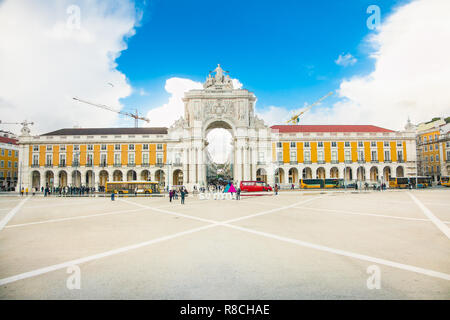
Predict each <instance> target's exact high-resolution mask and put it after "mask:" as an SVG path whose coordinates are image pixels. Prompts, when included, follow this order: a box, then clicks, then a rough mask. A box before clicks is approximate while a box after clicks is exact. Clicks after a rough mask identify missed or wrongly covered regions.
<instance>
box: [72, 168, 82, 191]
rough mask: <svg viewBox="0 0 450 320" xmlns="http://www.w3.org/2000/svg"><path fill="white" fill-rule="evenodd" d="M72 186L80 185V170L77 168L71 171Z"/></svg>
mask: <svg viewBox="0 0 450 320" xmlns="http://www.w3.org/2000/svg"><path fill="white" fill-rule="evenodd" d="M72 186H73V187H77V188H79V187H81V172H80V171H78V170H73V171H72Z"/></svg>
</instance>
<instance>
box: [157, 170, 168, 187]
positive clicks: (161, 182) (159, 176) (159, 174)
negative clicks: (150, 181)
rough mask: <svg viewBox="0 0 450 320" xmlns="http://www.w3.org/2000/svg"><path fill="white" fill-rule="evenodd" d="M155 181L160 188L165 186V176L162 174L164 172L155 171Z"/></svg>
mask: <svg viewBox="0 0 450 320" xmlns="http://www.w3.org/2000/svg"><path fill="white" fill-rule="evenodd" d="M155 181H156V182H158V183H159V185H160V186H164V185H165V184H166V182H165V181H166V174H165V173H164V170H161V169H158V170H156V172H155Z"/></svg>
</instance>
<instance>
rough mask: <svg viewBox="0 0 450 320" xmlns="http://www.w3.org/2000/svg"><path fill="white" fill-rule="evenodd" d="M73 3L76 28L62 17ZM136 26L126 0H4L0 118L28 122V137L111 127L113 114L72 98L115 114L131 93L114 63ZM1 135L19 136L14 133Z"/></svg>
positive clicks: (0, 11)
mask: <svg viewBox="0 0 450 320" xmlns="http://www.w3.org/2000/svg"><path fill="white" fill-rule="evenodd" d="M73 4H76V5H77V6H79V8H80V28H79V29H77V28H69V27H68V23H67V21H68V19H70V18H71V17H73V15H72V12H70V13H68V12H67V10H68V8H69V7H70V6H71V5H73ZM138 20H139V17H138V15H137V13H136V9H135V7H134V5H133V3H132V1H131V0H130V1H128V0H122V1H119V0H116V1H107V2H105V1H100V0H98V1H91V0H80V1H76V2H74V1H73V0H60V1H33V0H6V1H4V2H2V3H1V5H0V38H1V39H2V41H0V70H1V72H0V118H1V120H3V121H13V122H16V121H22V120H25V119H27V120H31V121H34V122H35V125H34V126H33V127H32V133H33V134H38V133H44V132H46V131H50V130H56V129H60V128H61V127H72V126H73V125H74V124H79V125H80V126H82V127H90V126H92V127H101V126H111V125H114V123H115V122H116V120H117V115H116V114H114V113H112V112H108V111H104V110H101V109H97V108H95V107H92V106H89V105H85V104H81V103H78V102H76V101H74V100H73V99H72V97H74V96H79V97H81V98H85V99H86V100H92V101H94V102H98V103H101V104H106V105H110V106H112V107H115V108H119V109H120V108H121V105H120V103H119V99H120V98H123V97H126V96H128V95H129V94H131V91H132V90H131V87H130V85H129V84H128V83H127V79H126V77H125V75H124V74H122V73H121V72H119V71H117V69H116V63H115V59H116V58H117V57H118V55H119V54H120V52H121V51H122V50H125V49H126V43H125V40H126V38H127V37H130V36H132V35H133V34H134V26H135V25H136V23H137V22H138ZM69 25H70V24H69ZM108 83H112V84H114V85H113V86H112V85H110V84H108ZM2 129H5V127H4V126H2ZM6 129H9V130H13V131H14V132H18V131H19V129H20V128H19V127H18V126H10V127H6Z"/></svg>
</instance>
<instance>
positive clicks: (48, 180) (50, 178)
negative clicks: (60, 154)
mask: <svg viewBox="0 0 450 320" xmlns="http://www.w3.org/2000/svg"><path fill="white" fill-rule="evenodd" d="M44 178H45V186H46V187H49V188H52V187H54V186H55V174H54V173H53V171H51V170H48V171H45V174H44Z"/></svg>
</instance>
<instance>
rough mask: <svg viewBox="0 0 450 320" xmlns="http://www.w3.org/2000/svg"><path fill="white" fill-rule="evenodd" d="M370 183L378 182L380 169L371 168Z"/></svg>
mask: <svg viewBox="0 0 450 320" xmlns="http://www.w3.org/2000/svg"><path fill="white" fill-rule="evenodd" d="M370 181H378V168H377V167H372V168H370Z"/></svg>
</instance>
